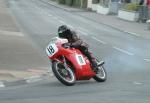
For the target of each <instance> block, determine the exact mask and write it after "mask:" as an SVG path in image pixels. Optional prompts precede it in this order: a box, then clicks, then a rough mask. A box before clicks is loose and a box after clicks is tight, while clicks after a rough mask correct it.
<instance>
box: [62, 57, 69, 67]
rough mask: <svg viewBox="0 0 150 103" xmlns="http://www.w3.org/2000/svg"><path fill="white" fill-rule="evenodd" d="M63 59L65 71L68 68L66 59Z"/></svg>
mask: <svg viewBox="0 0 150 103" xmlns="http://www.w3.org/2000/svg"><path fill="white" fill-rule="evenodd" d="M62 58H63V62H64V66H65V69H67V68H68V66H67V62H66V58H65V56H62Z"/></svg>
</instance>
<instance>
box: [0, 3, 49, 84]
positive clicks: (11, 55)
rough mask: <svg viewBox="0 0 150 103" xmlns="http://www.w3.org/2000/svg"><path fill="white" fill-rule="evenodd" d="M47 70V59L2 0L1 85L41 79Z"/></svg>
mask: <svg viewBox="0 0 150 103" xmlns="http://www.w3.org/2000/svg"><path fill="white" fill-rule="evenodd" d="M47 71H48V63H47V61H46V60H45V59H44V58H43V56H41V55H40V54H39V52H38V49H36V48H35V47H34V45H33V43H32V40H30V39H29V38H28V37H27V36H26V35H25V34H24V33H23V32H22V31H21V28H20V27H19V25H18V23H17V21H16V20H15V17H14V16H13V14H12V13H11V11H10V10H9V6H8V4H7V2H6V0H0V87H6V86H7V85H11V84H13V85H17V84H18V83H19V84H20V82H21V81H23V82H22V83H23V84H24V83H31V82H32V81H38V80H41V79H42V78H44V77H45V76H46V74H47ZM35 79H36V80H35ZM14 83H15V84H14Z"/></svg>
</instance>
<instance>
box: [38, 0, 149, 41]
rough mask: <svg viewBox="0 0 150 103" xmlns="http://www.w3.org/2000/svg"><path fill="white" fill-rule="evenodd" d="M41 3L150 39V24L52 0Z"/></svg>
mask: <svg viewBox="0 0 150 103" xmlns="http://www.w3.org/2000/svg"><path fill="white" fill-rule="evenodd" d="M41 1H43V2H47V3H49V4H50V5H52V6H55V7H57V8H61V9H63V10H66V11H68V12H76V14H78V15H80V16H82V17H84V18H87V19H89V20H92V21H94V22H97V23H100V24H103V25H106V26H109V27H112V28H114V29H117V30H120V31H122V32H125V33H128V34H131V35H134V36H137V37H141V38H145V39H150V29H149V27H150V23H141V22H131V21H126V20H122V19H120V18H118V17H117V15H102V14H98V13H96V12H94V11H89V10H86V9H79V8H74V7H70V6H66V5H60V4H58V3H57V2H55V1H52V0H41Z"/></svg>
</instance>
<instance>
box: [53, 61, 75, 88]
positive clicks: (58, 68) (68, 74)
mask: <svg viewBox="0 0 150 103" xmlns="http://www.w3.org/2000/svg"><path fill="white" fill-rule="evenodd" d="M52 70H53V73H54V75H55V76H56V78H57V79H58V80H59V81H60V82H61V83H63V84H64V85H67V86H72V85H74V84H75V74H74V72H73V71H72V69H71V68H70V67H68V68H67V69H66V68H65V66H64V64H63V63H61V62H58V61H54V62H53V63H52Z"/></svg>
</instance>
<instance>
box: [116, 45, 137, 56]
mask: <svg viewBox="0 0 150 103" xmlns="http://www.w3.org/2000/svg"><path fill="white" fill-rule="evenodd" d="M113 48H114V49H116V50H118V51H120V52H122V53H125V54H128V55H134V54H133V53H131V52H128V51H126V50H123V49H120V48H118V47H113Z"/></svg>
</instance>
